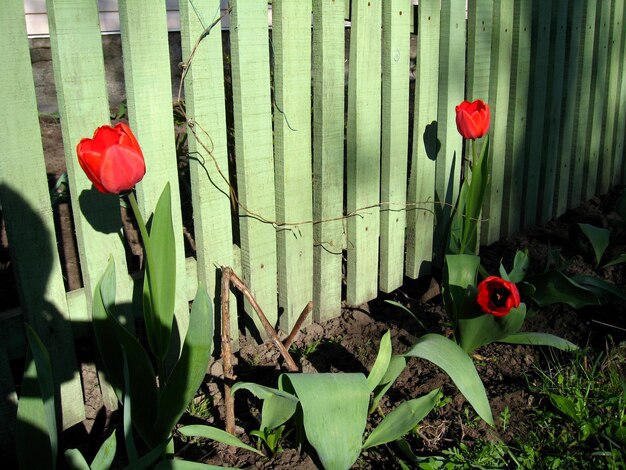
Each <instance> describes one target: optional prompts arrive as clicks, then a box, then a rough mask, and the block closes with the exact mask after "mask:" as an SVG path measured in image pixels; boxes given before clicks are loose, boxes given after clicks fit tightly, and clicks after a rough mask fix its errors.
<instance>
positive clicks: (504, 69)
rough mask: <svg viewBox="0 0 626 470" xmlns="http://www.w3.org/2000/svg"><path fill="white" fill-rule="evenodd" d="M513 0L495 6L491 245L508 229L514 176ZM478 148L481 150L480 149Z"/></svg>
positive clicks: (487, 214) (487, 222)
mask: <svg viewBox="0 0 626 470" xmlns="http://www.w3.org/2000/svg"><path fill="white" fill-rule="evenodd" d="M513 11H514V5H513V0H502V1H501V2H498V4H497V5H495V6H494V15H493V30H492V43H493V48H494V50H493V55H492V58H491V77H490V83H489V88H490V92H489V102H490V105H491V134H490V135H491V136H492V140H491V141H490V149H489V151H490V152H491V159H490V160H489V163H490V164H489V181H488V183H487V192H486V195H485V200H484V202H483V212H482V218H483V219H484V222H483V223H482V224H481V227H482V228H481V239H482V243H483V244H484V245H491V244H492V243H494V242H495V241H497V240H498V239H499V238H500V234H501V233H504V230H502V229H503V226H502V221H503V219H505V218H506V215H504V216H503V211H505V212H506V211H507V210H508V208H507V207H506V206H503V204H502V201H503V199H504V197H503V196H504V193H505V186H504V183H505V180H510V179H511V172H512V168H511V162H510V161H509V159H508V158H507V153H506V147H507V142H506V140H507V131H508V114H509V94H510V89H511V59H510V58H511V53H512V47H513V23H514V19H513ZM477 152H478V150H477Z"/></svg>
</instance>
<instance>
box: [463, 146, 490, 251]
mask: <svg viewBox="0 0 626 470" xmlns="http://www.w3.org/2000/svg"><path fill="white" fill-rule="evenodd" d="M472 145H476V141H474V142H472ZM488 180H489V135H487V136H485V140H484V142H483V146H482V149H481V151H480V156H479V157H478V160H477V161H476V164H475V165H474V168H472V177H471V181H470V184H469V188H468V191H467V202H466V208H465V217H464V219H463V237H462V238H461V250H460V253H461V254H466V253H470V254H476V253H477V249H478V224H479V222H480V213H481V211H482V207H483V200H484V199H485V193H486V191H487V181H488Z"/></svg>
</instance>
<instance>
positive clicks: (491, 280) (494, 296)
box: [476, 276, 520, 317]
mask: <svg viewBox="0 0 626 470" xmlns="http://www.w3.org/2000/svg"><path fill="white" fill-rule="evenodd" d="M476 302H477V303H478V305H479V306H480V308H481V309H482V311H483V312H485V313H488V314H490V315H494V316H496V317H503V316H505V315H507V314H508V313H509V312H510V311H511V309H512V308H517V307H519V305H520V296H519V291H518V290H517V286H516V285H515V284H514V283H512V282H509V281H505V280H504V279H502V278H499V277H496V276H489V277H488V278H486V279H485V280H484V281H482V282H481V283H480V284H478V296H477V297H476Z"/></svg>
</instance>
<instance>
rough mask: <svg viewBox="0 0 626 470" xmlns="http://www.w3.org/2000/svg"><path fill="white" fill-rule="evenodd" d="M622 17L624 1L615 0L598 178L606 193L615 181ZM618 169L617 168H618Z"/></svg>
mask: <svg viewBox="0 0 626 470" xmlns="http://www.w3.org/2000/svg"><path fill="white" fill-rule="evenodd" d="M623 18H624V2H623V1H615V2H614V11H613V12H612V14H611V22H612V25H611V37H610V43H609V45H610V51H611V52H610V60H609V67H610V68H609V74H608V93H607V109H606V126H605V128H606V133H605V136H604V146H603V151H602V160H601V162H602V165H601V169H602V173H601V175H600V176H601V179H600V178H599V183H600V188H599V189H600V191H601V192H602V193H606V192H608V191H609V189H610V188H611V186H612V185H614V184H615V183H614V182H613V181H614V174H615V173H616V171H615V170H616V168H615V166H616V165H615V161H614V160H613V155H614V153H613V150H614V148H615V140H616V134H615V129H616V125H617V113H618V109H619V95H620V89H619V79H620V74H621V73H623V68H622V63H621V60H620V58H621V57H622V55H623V53H624V52H623V50H622V36H623V29H622V24H623V23H622V20H623ZM618 171H619V170H618Z"/></svg>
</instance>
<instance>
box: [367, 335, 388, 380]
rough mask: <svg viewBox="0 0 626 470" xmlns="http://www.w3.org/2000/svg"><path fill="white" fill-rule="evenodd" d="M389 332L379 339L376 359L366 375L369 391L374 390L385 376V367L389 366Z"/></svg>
mask: <svg viewBox="0 0 626 470" xmlns="http://www.w3.org/2000/svg"><path fill="white" fill-rule="evenodd" d="M391 352H392V351H391V333H390V332H389V331H387V332H386V333H385V334H384V335H383V337H382V339H381V340H380V346H379V349H378V355H377V356H376V361H375V362H374V365H373V366H372V370H371V371H370V373H369V375H368V376H367V386H368V387H369V388H370V391H374V389H375V388H376V387H378V385H379V384H380V381H381V380H382V379H383V377H384V376H385V373H386V372H387V369H388V368H389V361H390V360H391Z"/></svg>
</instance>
